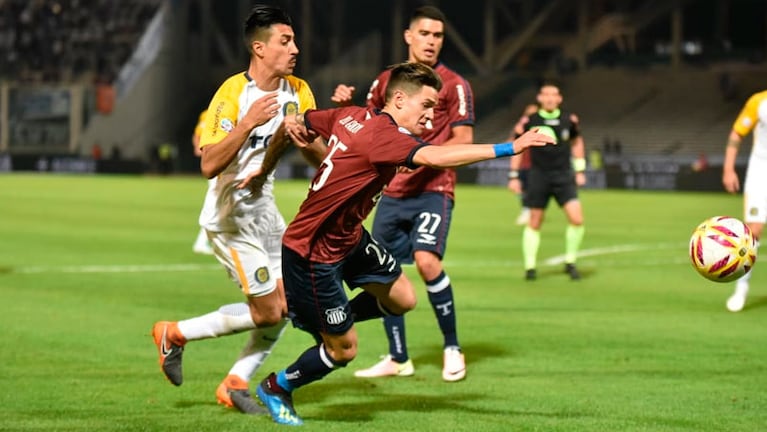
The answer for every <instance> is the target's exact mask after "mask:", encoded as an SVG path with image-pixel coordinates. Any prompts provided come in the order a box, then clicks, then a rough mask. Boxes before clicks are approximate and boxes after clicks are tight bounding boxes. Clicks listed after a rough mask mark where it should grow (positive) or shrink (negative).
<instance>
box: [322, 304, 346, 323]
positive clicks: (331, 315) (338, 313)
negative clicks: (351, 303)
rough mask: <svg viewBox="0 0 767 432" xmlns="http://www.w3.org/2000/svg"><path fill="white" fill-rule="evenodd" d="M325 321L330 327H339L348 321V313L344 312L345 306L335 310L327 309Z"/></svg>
mask: <svg viewBox="0 0 767 432" xmlns="http://www.w3.org/2000/svg"><path fill="white" fill-rule="evenodd" d="M325 321H327V322H328V324H330V325H338V324H341V323H342V322H344V321H346V312H344V307H343V306H338V307H336V308H333V309H325Z"/></svg>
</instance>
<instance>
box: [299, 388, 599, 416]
mask: <svg viewBox="0 0 767 432" xmlns="http://www.w3.org/2000/svg"><path fill="white" fill-rule="evenodd" d="M362 382H363V381H361V380H359V379H354V378H352V379H350V380H349V382H344V383H338V382H335V383H332V384H331V383H327V384H325V383H323V384H320V385H317V386H316V388H315V389H313V390H312V393H311V395H307V396H306V398H307V399H308V400H305V401H303V402H302V401H297V402H296V406H297V409H298V411H299V413H300V412H301V406H302V405H304V406H305V405H308V404H315V403H317V399H325V397H326V396H335V397H337V396H338V391H339V386H340V387H342V388H343V389H344V393H345V394H347V395H349V394H355V393H357V394H359V396H355V400H356V401H355V402H349V403H345V402H344V403H328V404H323V405H322V406H321V413H320V414H319V415H317V414H312V415H309V416H304V420H309V421H332V422H347V423H349V422H352V423H359V422H367V421H372V420H374V418H375V417H376V415H377V414H378V413H382V412H399V411H403V412H418V413H424V414H427V413H433V412H439V411H444V412H448V413H465V414H479V415H499V416H508V415H524V416H540V417H547V418H575V417H589V416H590V415H589V414H585V413H574V412H572V411H567V412H565V411H562V412H542V411H514V410H512V409H497V408H482V407H481V406H482V402H483V401H484V400H486V399H492V398H493V395H492V394H490V393H466V392H464V393H462V392H460V391H457V390H455V389H451V390H450V391H445V392H444V393H443V394H440V395H433V394H418V393H417V392H386V391H385V390H383V389H381V388H377V389H375V390H374V391H371V388H370V386H369V385H361V384H362ZM451 386H453V387H455V384H451ZM373 387H377V386H375V385H374V386H373ZM316 408H317V407H315V409H314V411H315V412H316ZM305 411H307V410H305Z"/></svg>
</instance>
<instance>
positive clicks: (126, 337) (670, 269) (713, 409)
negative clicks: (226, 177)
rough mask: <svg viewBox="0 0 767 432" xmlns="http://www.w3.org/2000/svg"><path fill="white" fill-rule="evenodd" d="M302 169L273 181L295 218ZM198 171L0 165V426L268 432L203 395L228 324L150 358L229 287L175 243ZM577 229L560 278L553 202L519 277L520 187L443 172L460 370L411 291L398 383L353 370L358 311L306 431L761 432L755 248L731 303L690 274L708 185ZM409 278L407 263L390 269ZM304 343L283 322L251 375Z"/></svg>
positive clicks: (764, 422)
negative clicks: (160, 359)
mask: <svg viewBox="0 0 767 432" xmlns="http://www.w3.org/2000/svg"><path fill="white" fill-rule="evenodd" d="M307 186H308V182H306V181H278V183H277V186H276V193H277V195H278V203H279V205H280V207H281V209H282V211H283V214H284V215H285V218H286V219H288V220H289V219H290V218H292V216H293V215H294V214H295V211H296V209H297V207H298V205H299V203H300V201H301V199H302V198H303V197H304V196H305V193H306V190H307ZM205 187H206V185H205V182H204V180H202V179H200V178H192V177H171V178H161V177H149V176H147V177H121V176H98V177H96V176H58V175H17V174H13V175H2V176H0V299H1V300H0V329H1V330H0V387H1V388H2V389H3V390H2V392H0V431H45V432H52V431H102V432H103V431H169V430H173V431H190V432H192V431H195V432H197V431H224V430H226V431H270V430H280V429H284V427H283V426H278V425H276V424H274V423H272V422H271V420H269V419H268V418H260V417H248V416H244V415H240V414H238V413H235V412H233V411H231V410H227V409H225V408H223V407H221V406H218V405H216V402H215V396H214V391H215V388H216V386H217V385H218V384H219V382H220V380H221V379H222V378H223V377H224V376H225V374H226V372H227V371H228V370H229V367H230V366H231V363H232V361H233V360H234V359H235V358H236V356H237V354H238V352H239V350H240V348H241V347H242V345H244V341H245V338H246V336H245V335H235V336H230V337H225V338H220V339H216V340H207V341H200V342H193V343H191V344H190V345H188V346H187V350H186V352H185V356H184V372H185V383H184V385H183V386H181V387H178V388H176V387H173V386H172V385H171V384H169V383H168V382H166V381H165V379H164V378H163V376H162V374H161V372H160V370H159V367H158V365H157V355H156V351H155V347H154V344H153V343H152V341H151V338H150V336H149V331H150V329H151V326H152V323H153V322H154V321H156V320H160V319H170V320H176V319H182V318H189V317H192V316H196V315H199V314H202V313H206V312H209V311H211V310H214V309H215V308H217V307H218V306H219V305H222V304H226V303H230V302H236V301H240V300H241V297H240V293H239V291H238V289H237V288H236V287H235V286H234V284H232V283H231V282H230V281H229V280H228V279H227V276H226V274H225V272H224V270H223V269H222V268H220V267H219V265H218V264H217V263H216V262H215V260H214V259H213V258H212V257H208V256H199V255H194V254H193V253H192V251H191V247H192V242H193V240H194V237H195V235H196V234H197V225H196V221H197V214H198V211H199V207H200V205H201V202H202V197H203V194H204V190H205ZM581 198H582V201H583V204H584V209H585V216H586V236H585V239H584V243H583V247H582V252H583V253H582V256H581V258H580V260H579V266H580V268H581V270H582V273H583V274H584V278H583V280H581V281H579V282H571V281H570V280H568V279H567V278H566V276H565V275H564V274H563V273H562V264H561V262H560V261H559V260H558V257H559V256H561V254H562V253H563V249H564V226H565V221H564V218H563V216H562V214H561V212H560V211H559V209H558V208H556V206H553V207H551V208H550V211H549V213H548V215H547V221H546V223H545V225H544V227H543V230H542V245H541V251H540V256H539V261H540V263H541V264H540V267H539V279H538V280H537V281H535V282H532V283H529V282H525V281H524V280H523V269H522V264H521V263H522V258H521V250H520V249H521V228H520V227H518V226H516V225H515V224H514V219H515V218H516V215H517V211H518V209H519V204H518V201H517V200H516V199H515V198H514V197H512V196H511V194H510V193H509V192H508V191H507V190H505V189H504V188H501V187H477V186H471V185H459V187H458V191H457V205H456V208H455V213H454V221H453V226H452V230H451V237H450V241H449V247H448V251H447V256H446V259H445V267H446V269H447V271H448V272H449V275H450V277H451V279H452V281H453V285H454V289H455V293H456V306H457V311H458V328H459V337H460V341H461V344H462V346H463V349H464V352H465V354H466V359H467V364H468V375H467V378H466V380H465V381H462V382H458V383H444V382H442V380H441V377H440V372H441V354H442V350H441V336H440V335H439V331H438V329H437V325H436V320H435V319H434V317H433V314H432V311H431V309H430V307H429V305H428V301H427V299H426V295H425V290H424V289H423V285H422V284H421V283H420V281H418V282H417V283H416V287H417V289H418V296H419V301H420V304H419V306H418V307H417V308H416V309H415V310H414V311H413V312H411V313H409V314H408V315H407V323H408V327H407V330H408V338H409V348H410V353H411V355H412V357H413V360H414V362H415V365H416V375H415V376H414V377H412V378H397V379H383V380H359V379H356V378H354V377H353V375H352V372H353V371H354V370H355V369H357V368H360V367H367V366H369V365H371V364H372V363H373V362H375V361H377V360H378V358H379V355H381V354H384V353H385V350H386V342H385V337H384V334H383V331H382V326H381V324H380V322H378V321H374V322H365V323H360V324H359V325H358V330H359V333H360V344H359V355H358V357H357V359H356V360H355V361H354V362H353V363H352V364H351V365H349V367H347V368H346V369H343V370H339V371H336V372H334V373H333V374H331V375H330V376H328V377H327V378H326V379H325V380H323V381H321V382H318V383H315V384H312V385H310V386H307V387H305V388H303V389H300V390H298V391H297V392H296V394H295V402H296V407H297V410H298V412H299V414H300V415H302V416H303V417H304V420H305V421H306V425H305V426H304V429H305V430H310V431H314V430H316V431H323V432H330V431H416V430H417V431H437V430H438V431H472V432H479V431H567V432H572V431H589V432H592V431H728V432H729V431H758V430H767V390H765V389H767V368H765V359H767V344H765V343H764V340H765V321H766V320H767V296H765V291H764V289H763V288H762V287H763V284H764V283H765V281H767V272H763V271H762V269H761V268H760V263H759V261H760V260H759V259H758V260H757V265H756V270H755V274H754V277H753V278H752V293H751V296H750V298H749V301H748V303H747V305H746V309H745V310H744V311H743V312H741V313H737V314H734V313H730V312H727V311H726V309H725V306H724V303H725V300H726V298H727V297H728V296H729V294H730V292H731V290H732V288H733V286H732V285H731V284H715V283H713V282H709V281H706V280H705V279H703V278H701V277H700V276H699V275H697V274H696V273H695V272H694V271H693V269H692V268H691V266H690V264H689V259H688V257H687V242H688V240H689V236H690V234H691V232H692V230H693V228H694V227H695V226H696V225H697V224H698V223H699V222H700V221H702V220H703V219H705V218H707V217H709V216H714V215H717V214H728V215H733V216H740V215H741V197H739V196H730V195H727V194H724V193H682V192H664V193H660V192H637V191H596V190H586V191H583V192H582V193H581ZM405 269H406V271H407V272H408V274H409V275H410V276H412V277H413V278H414V280H417V278H416V273H415V271H414V269H413V268H412V267H406V268H405ZM310 343H311V339H310V338H309V337H308V336H307V335H305V334H303V333H301V332H299V331H297V330H295V329H289V330H288V331H287V332H286V334H285V337H284V338H283V339H282V340H281V341H280V342H279V344H278V345H277V346H276V348H275V350H274V352H273V355H272V357H270V358H269V360H268V361H267V363H266V364H265V367H264V368H263V369H262V370H261V371H259V373H258V374H257V379H259V380H260V378H262V377H263V376H264V375H265V374H266V373H268V372H269V371H272V370H275V369H278V368H281V367H284V366H285V365H287V364H288V363H289V362H291V361H292V360H293V359H294V358H295V357H296V356H297V355H298V354H299V353H300V352H301V351H303V350H304V349H305V348H306V347H308V346H309V344H310Z"/></svg>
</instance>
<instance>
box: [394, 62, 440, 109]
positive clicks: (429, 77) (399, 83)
mask: <svg viewBox="0 0 767 432" xmlns="http://www.w3.org/2000/svg"><path fill="white" fill-rule="evenodd" d="M425 86H428V87H434V88H435V89H436V90H437V91H440V90H441V89H442V78H440V77H439V75H437V72H434V69H432V68H431V67H429V66H427V65H425V64H423V63H399V64H396V65H394V66H391V76H390V77H389V84H387V85H386V101H387V102H388V101H389V100H390V99H391V97H392V95H394V91H395V90H402V91H404V92H405V93H407V94H412V93H414V92H417V91H418V90H420V89H421V87H425Z"/></svg>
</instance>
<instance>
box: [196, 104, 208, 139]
mask: <svg viewBox="0 0 767 432" xmlns="http://www.w3.org/2000/svg"><path fill="white" fill-rule="evenodd" d="M207 113H208V110H204V111H203V112H201V113H200V118H198V119H197V125H196V126H195V127H194V135H195V136H202V130H203V129H205V116H206V115H207Z"/></svg>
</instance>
